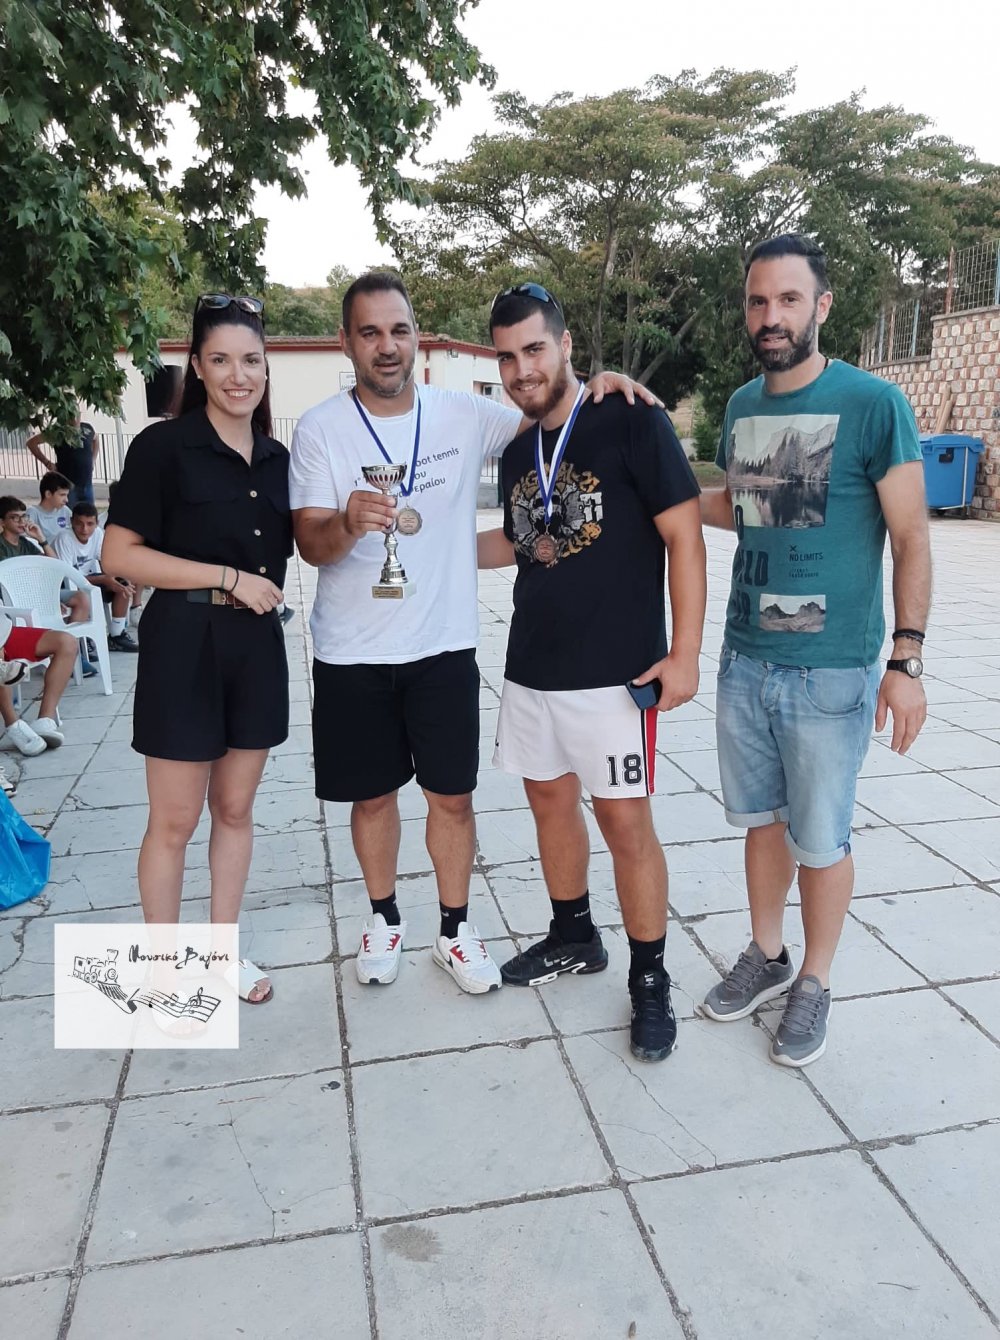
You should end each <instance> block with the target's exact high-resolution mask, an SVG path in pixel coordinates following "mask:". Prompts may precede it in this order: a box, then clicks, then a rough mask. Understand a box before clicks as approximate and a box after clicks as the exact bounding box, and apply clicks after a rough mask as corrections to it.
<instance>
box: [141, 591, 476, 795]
mask: <svg viewBox="0 0 1000 1340" xmlns="http://www.w3.org/2000/svg"><path fill="white" fill-rule="evenodd" d="M145 617H146V616H145V615H143V619H145ZM313 685H314V688H315V695H314V703H313V719H312V726H313V756H314V758H315V762H316V794H317V796H319V798H320V799H321V800H340V801H345V800H373V799H374V798H375V797H376V796H385V795H388V794H389V793H390V792H391V791H396V790H397V789H398V788H399V787H401V786H405V785H406V783H407V782H408V781H409V780H410V778H411V777H413V776H416V779H417V781H418V783H419V784H420V785H421V786H422V787H423V788H424V789H425V790H427V791H434V792H436V793H437V794H438V795H442V796H462V795H466V794H467V793H468V792H470V791H474V790H475V788H476V774H477V773H478V771H479V669H478V667H477V665H476V653H475V651H473V649H472V648H471V647H470V648H468V649H467V650H465V651H445V652H442V653H441V654H440V655H439V656H427V657H425V658H424V659H423V660H420V661H408V662H407V663H406V664H404V665H327V664H326V662H325V661H317V660H314V661H313Z"/></svg>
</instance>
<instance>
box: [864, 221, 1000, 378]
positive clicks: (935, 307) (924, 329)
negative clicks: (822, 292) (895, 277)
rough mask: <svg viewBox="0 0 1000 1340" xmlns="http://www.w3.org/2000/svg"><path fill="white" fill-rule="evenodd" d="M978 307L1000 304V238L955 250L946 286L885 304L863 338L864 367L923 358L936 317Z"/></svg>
mask: <svg viewBox="0 0 1000 1340" xmlns="http://www.w3.org/2000/svg"><path fill="white" fill-rule="evenodd" d="M980 307H1000V238H998V239H997V240H996V241H993V242H983V243H980V245H979V246H975V247H967V248H966V249H965V250H964V251H954V250H953V251H952V252H951V255H950V256H949V257H948V277H947V280H946V282H945V283H944V285H943V286H941V287H939V288H935V289H928V290H926V291H925V292H924V293H923V294H922V295H921V297H919V298H911V299H909V300H908V301H906V302H899V303H896V304H895V305H894V306H892V307H887V308H883V309H882V311H881V312H880V313H879V318H878V320H877V321H876V322H875V324H874V325H873V326H869V328H868V329H867V330H866V331H865V332H864V334H863V335H862V337H861V356H860V359H859V362H860V364H861V366H862V367H872V366H874V365H875V364H877V363H896V362H899V361H900V360H901V359H906V358H925V357H927V355H929V354H930V352H931V340H932V337H933V326H932V324H931V322H932V319H933V318H934V317H935V316H941V315H949V314H950V313H952V312H971V311H975V310H976V309H978V308H980Z"/></svg>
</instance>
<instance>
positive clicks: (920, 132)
mask: <svg viewBox="0 0 1000 1340" xmlns="http://www.w3.org/2000/svg"><path fill="white" fill-rule="evenodd" d="M762 132H763V133H762V139H761V150H762V153H761V155H760V156H758V158H757V160H756V161H754V162H752V163H748V162H746V161H742V160H741V159H740V158H734V159H733V160H731V161H730V162H728V163H725V164H720V165H719V168H718V170H717V171H716V172H715V173H713V174H712V176H711V177H710V178H709V180H708V182H707V183H706V188H705V193H704V199H703V213H702V238H703V245H702V249H701V252H700V255H699V259H698V261H697V264H696V270H697V285H698V289H699V292H700V293H701V294H702V296H703V308H702V316H701V319H700V320H699V322H698V344H699V349H700V352H701V356H702V361H703V364H704V371H703V373H702V376H701V379H700V389H701V394H702V402H703V405H704V411H705V414H706V416H708V417H709V418H710V419H711V420H712V421H713V422H714V423H715V424H716V425H718V424H721V421H722V413H723V410H724V409H725V404H726V401H727V400H728V398H729V396H730V395H731V394H732V392H733V391H734V390H735V389H736V388H737V387H738V386H740V385H741V384H742V383H743V382H744V381H746V380H748V378H749V377H751V376H753V375H754V373H755V370H756V369H755V365H754V361H753V358H752V356H751V353H750V350H749V347H748V345H747V342H746V338H745V335H744V319H743V269H744V265H745V262H746V260H747V258H748V256H749V254H750V252H751V250H752V248H753V245H754V243H755V242H758V241H760V240H761V239H762V238H766V237H769V236H773V235H775V234H777V233H783V232H804V233H808V234H810V235H811V236H814V237H815V238H816V239H817V241H818V242H819V243H820V245H821V246H822V247H823V249H824V251H825V252H826V255H827V258H828V261H829V267H830V278H831V285H832V288H833V292H834V304H833V308H832V310H831V313H830V318H829V320H828V321H827V324H826V326H825V327H824V329H823V336H822V343H823V348H824V350H825V351H826V352H827V353H829V354H831V355H835V356H837V357H840V358H845V359H848V360H853V359H855V358H856V357H857V355H858V351H859V346H860V338H861V334H862V332H863V331H864V329H865V328H866V327H867V326H868V325H870V324H871V322H872V321H873V320H874V319H875V317H876V315H877V313H878V310H879V307H880V306H881V305H882V304H883V303H884V302H887V301H894V300H896V299H898V298H900V297H906V296H909V295H911V294H913V295H915V296H922V295H923V294H925V293H926V292H927V290H928V288H929V287H933V285H934V284H935V283H937V282H939V281H940V279H941V277H942V275H943V271H944V268H945V266H946V263H947V256H948V250H949V247H950V246H951V245H956V244H957V245H970V244H971V243H972V242H974V241H979V240H983V239H984V238H986V237H989V236H995V235H996V219H997V202H998V198H1000V196H998V169H997V168H996V167H993V166H991V165H990V164H985V163H981V162H979V161H978V160H977V159H976V158H975V157H974V156H973V154H972V153H971V151H970V150H968V149H966V148H963V147H962V146H961V145H957V144H955V143H954V142H953V141H951V140H950V139H947V138H946V137H944V136H940V135H932V134H930V133H929V122H928V120H927V118H926V117H924V116H920V115H917V114H913V113H908V112H905V111H903V110H902V109H900V108H898V107H888V106H886V107H875V108H865V107H864V106H863V104H862V101H861V97H860V95H858V94H854V95H852V96H851V97H850V98H848V99H845V100H844V101H842V102H839V103H835V104H834V105H833V106H830V107H822V108H816V109H813V110H810V111H806V112H802V113H800V114H797V115H795V116H787V117H782V116H780V115H779V114H775V116H774V117H773V120H772V122H771V124H770V125H768V126H766V127H762ZM761 158H762V159H763V161H761Z"/></svg>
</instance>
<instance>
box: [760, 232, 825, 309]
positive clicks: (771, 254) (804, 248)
mask: <svg viewBox="0 0 1000 1340" xmlns="http://www.w3.org/2000/svg"><path fill="white" fill-rule="evenodd" d="M779 256H801V257H802V258H803V260H805V261H808V263H809V269H810V270H812V272H813V275H814V277H815V279H816V291H817V294H819V293H827V292H829V289H830V276H829V275H828V274H827V271H826V256H825V255H824V253H823V249H822V247H821V246H820V245H819V243H818V242H814V241H813V239H812V238H811V237H806V235H805V234H804V233H780V234H779V235H778V236H777V237H768V238H766V239H765V240H764V241H763V242H758V243H757V245H756V246H755V247H754V249H753V251H751V253H750V258H749V260H748V261H747V263H746V267H745V268H744V271H743V278H744V279H746V277H747V275H749V273H750V266H751V265H753V263H754V261H770V260H776V259H777V258H778V257H779Z"/></svg>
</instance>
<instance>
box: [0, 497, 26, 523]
mask: <svg viewBox="0 0 1000 1340" xmlns="http://www.w3.org/2000/svg"><path fill="white" fill-rule="evenodd" d="M27 510H28V509H27V508H26V507H25V505H24V503H23V502H22V501H21V499H20V498H15V497H14V496H13V494H10V493H8V494H7V496H6V497H4V498H0V521H3V519H4V518H5V517H8V516H10V514H11V512H26V511H27Z"/></svg>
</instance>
